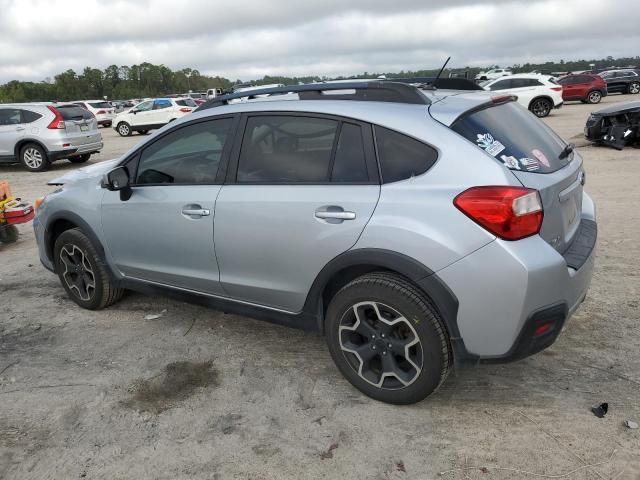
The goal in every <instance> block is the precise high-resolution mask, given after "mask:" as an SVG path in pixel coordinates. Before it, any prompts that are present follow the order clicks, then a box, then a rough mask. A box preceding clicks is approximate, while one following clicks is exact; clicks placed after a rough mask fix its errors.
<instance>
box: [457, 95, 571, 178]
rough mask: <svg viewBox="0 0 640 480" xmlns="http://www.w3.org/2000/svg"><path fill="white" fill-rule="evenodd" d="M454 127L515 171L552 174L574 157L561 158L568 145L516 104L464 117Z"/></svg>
mask: <svg viewBox="0 0 640 480" xmlns="http://www.w3.org/2000/svg"><path fill="white" fill-rule="evenodd" d="M451 128H452V130H454V131H455V132H457V133H459V134H460V135H462V136H463V137H464V138H466V139H467V140H469V141H470V142H473V143H474V144H475V145H477V146H478V148H481V149H483V150H484V151H485V152H487V153H488V154H489V155H491V156H493V157H495V158H496V159H497V160H499V161H501V162H502V163H503V164H504V165H505V166H506V167H508V168H510V169H511V170H522V171H525V172H533V173H551V172H555V171H556V170H559V169H561V168H562V167H564V166H565V165H567V163H568V162H569V160H570V159H571V157H572V155H571V154H570V155H569V156H568V157H567V158H563V159H560V153H561V152H562V151H563V149H564V148H565V146H566V144H565V143H564V142H563V141H562V140H561V139H560V137H558V135H556V134H555V132H553V130H551V129H550V128H549V127H547V126H546V125H545V124H544V123H543V122H542V121H541V120H539V119H538V118H536V117H535V116H534V115H532V114H531V113H530V112H529V111H527V110H526V109H525V108H523V107H521V106H520V105H518V104H517V103H516V102H508V103H504V104H502V105H498V106H493V107H489V108H485V109H483V110H479V111H476V112H474V113H471V114H468V115H463V116H462V117H460V118H459V119H458V120H456V121H455V122H454V123H453V125H451Z"/></svg>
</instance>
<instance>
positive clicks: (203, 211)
mask: <svg viewBox="0 0 640 480" xmlns="http://www.w3.org/2000/svg"><path fill="white" fill-rule="evenodd" d="M182 214H183V215H185V216H187V217H206V216H208V215H211V210H209V209H208V208H200V205H189V207H185V208H183V209H182Z"/></svg>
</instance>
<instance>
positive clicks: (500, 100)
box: [449, 95, 518, 128]
mask: <svg viewBox="0 0 640 480" xmlns="http://www.w3.org/2000/svg"><path fill="white" fill-rule="evenodd" d="M517 101H518V97H517V96H516V95H497V96H495V97H491V100H489V101H487V102H484V103H481V104H479V105H476V106H475V107H473V108H470V109H469V110H466V111H464V112H462V113H461V114H460V115H459V116H458V117H457V118H456V119H455V120H454V121H453V122H451V125H450V126H449V127H450V128H453V126H454V125H455V124H456V123H457V122H459V121H460V120H462V119H463V118H466V117H468V116H469V115H472V114H474V113H476V112H479V111H480V110H485V109H487V108H490V107H495V106H496V105H503V104H505V103H509V102H517Z"/></svg>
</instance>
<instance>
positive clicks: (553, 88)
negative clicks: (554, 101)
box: [551, 86, 562, 92]
mask: <svg viewBox="0 0 640 480" xmlns="http://www.w3.org/2000/svg"><path fill="white" fill-rule="evenodd" d="M551 90H553V91H554V92H561V91H562V87H561V86H560V87H551Z"/></svg>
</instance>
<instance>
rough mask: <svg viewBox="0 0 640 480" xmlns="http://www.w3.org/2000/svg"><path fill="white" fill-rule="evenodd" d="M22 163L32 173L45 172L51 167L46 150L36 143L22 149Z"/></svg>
mask: <svg viewBox="0 0 640 480" xmlns="http://www.w3.org/2000/svg"><path fill="white" fill-rule="evenodd" d="M20 162H21V163H22V165H23V166H24V168H26V169H27V170H29V171H30V172H44V171H45V170H48V169H49V166H50V165H51V163H50V162H49V157H48V156H47V152H46V151H45V149H44V148H42V147H41V146H40V145H38V144H36V143H28V144H26V145H25V146H24V147H22V148H21V149H20Z"/></svg>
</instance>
